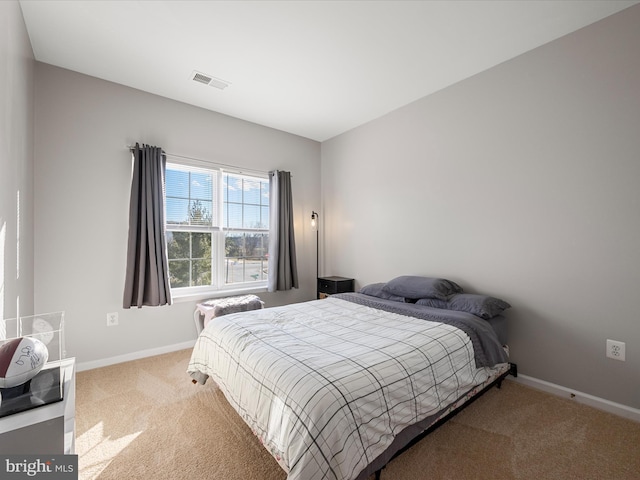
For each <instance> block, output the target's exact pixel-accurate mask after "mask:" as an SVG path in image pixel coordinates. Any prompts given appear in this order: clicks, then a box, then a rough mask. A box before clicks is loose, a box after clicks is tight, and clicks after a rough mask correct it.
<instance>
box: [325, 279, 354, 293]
mask: <svg viewBox="0 0 640 480" xmlns="http://www.w3.org/2000/svg"><path fill="white" fill-rule="evenodd" d="M344 292H353V278H345V277H321V278H318V298H327V297H328V296H329V295H333V294H334V293H344Z"/></svg>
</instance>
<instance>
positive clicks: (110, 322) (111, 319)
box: [107, 312, 118, 327]
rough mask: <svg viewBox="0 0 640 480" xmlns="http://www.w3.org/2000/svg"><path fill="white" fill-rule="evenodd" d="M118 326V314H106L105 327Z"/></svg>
mask: <svg viewBox="0 0 640 480" xmlns="http://www.w3.org/2000/svg"><path fill="white" fill-rule="evenodd" d="M116 325H118V312H113V313H107V327H115V326H116Z"/></svg>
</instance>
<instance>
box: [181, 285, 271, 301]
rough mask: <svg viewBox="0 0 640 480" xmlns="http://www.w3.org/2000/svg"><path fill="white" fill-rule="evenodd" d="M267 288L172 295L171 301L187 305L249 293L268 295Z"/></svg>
mask: <svg viewBox="0 0 640 480" xmlns="http://www.w3.org/2000/svg"><path fill="white" fill-rule="evenodd" d="M266 292H267V287H265V286H260V287H245V288H234V289H229V290H211V291H209V292H197V293H183V294H179V293H174V292H172V293H171V299H172V301H173V303H185V302H197V301H199V300H209V299H211V298H224V297H231V296H234V295H247V294H249V293H266Z"/></svg>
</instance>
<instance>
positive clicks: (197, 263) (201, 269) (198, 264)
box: [191, 258, 211, 287]
mask: <svg viewBox="0 0 640 480" xmlns="http://www.w3.org/2000/svg"><path fill="white" fill-rule="evenodd" d="M192 267H193V270H192V276H191V278H192V284H191V286H192V287H195V286H200V285H211V258H207V259H202V260H194V261H193V264H192Z"/></svg>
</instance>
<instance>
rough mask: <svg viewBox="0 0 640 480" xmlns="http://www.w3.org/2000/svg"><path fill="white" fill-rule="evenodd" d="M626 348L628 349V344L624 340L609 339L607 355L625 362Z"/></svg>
mask: <svg viewBox="0 0 640 480" xmlns="http://www.w3.org/2000/svg"><path fill="white" fill-rule="evenodd" d="M625 349H626V345H625V343H624V342H618V341H616V340H607V357H609V358H613V359H614V360H620V361H621V362H624V360H625V356H624V354H625Z"/></svg>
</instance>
